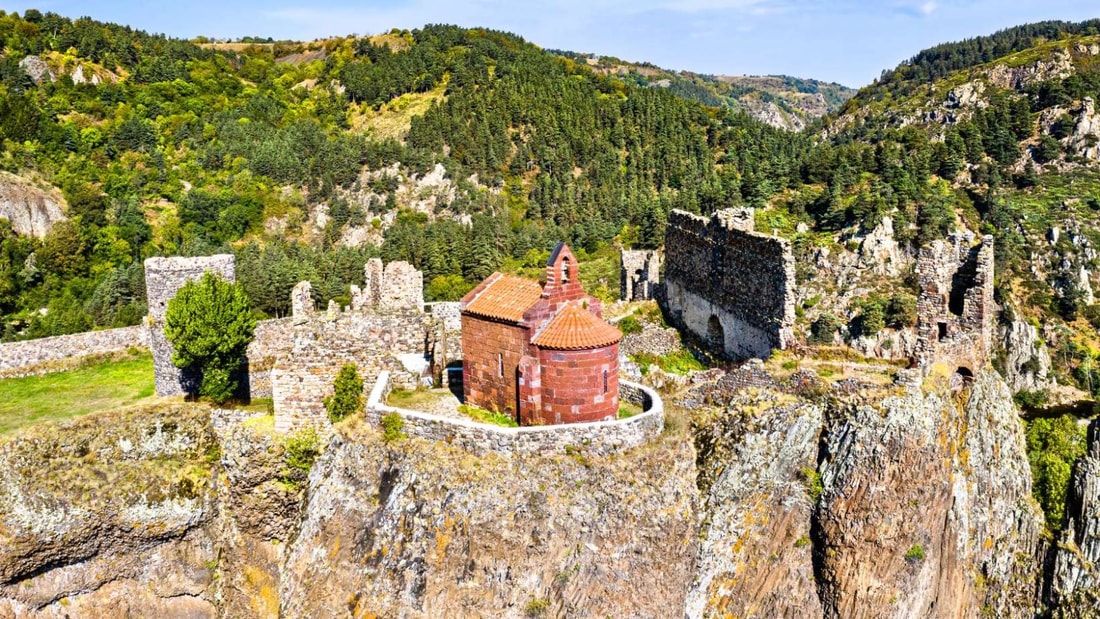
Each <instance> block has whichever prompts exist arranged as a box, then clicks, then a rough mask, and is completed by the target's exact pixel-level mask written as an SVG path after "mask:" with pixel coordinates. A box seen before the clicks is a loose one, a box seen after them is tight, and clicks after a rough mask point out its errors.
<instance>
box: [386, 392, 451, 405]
mask: <svg viewBox="0 0 1100 619" xmlns="http://www.w3.org/2000/svg"><path fill="white" fill-rule="evenodd" d="M449 393H450V392H449V391H447V390H445V389H444V390H436V391H433V390H430V389H402V388H400V387H398V388H395V389H393V390H392V391H390V395H389V397H387V398H386V404H389V405H390V406H396V407H397V408H409V409H413V410H419V409H420V408H423V407H425V406H426V405H429V404H435V403H436V402H438V401H439V399H440V398H442V397H444V396H446V395H448V394H449Z"/></svg>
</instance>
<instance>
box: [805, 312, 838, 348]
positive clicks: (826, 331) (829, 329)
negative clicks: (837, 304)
mask: <svg viewBox="0 0 1100 619" xmlns="http://www.w3.org/2000/svg"><path fill="white" fill-rule="evenodd" d="M840 324H841V323H840V319H839V318H837V317H836V316H834V315H832V314H822V315H821V316H820V317H819V318H818V319H817V320H815V321H814V322H813V324H812V325H810V343H812V344H832V343H833V338H834V337H836V330H837V329H839V328H840Z"/></svg>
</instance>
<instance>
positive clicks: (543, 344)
mask: <svg viewBox="0 0 1100 619" xmlns="http://www.w3.org/2000/svg"><path fill="white" fill-rule="evenodd" d="M622 338H623V334H622V333H620V332H619V330H618V329H616V328H615V327H613V326H611V325H609V324H607V323H606V322H604V321H603V319H601V318H599V317H597V316H596V315H595V314H593V313H592V312H590V311H588V310H586V309H584V308H583V307H581V305H580V304H579V303H570V304H568V305H566V306H565V307H563V308H562V309H561V310H560V311H558V313H557V314H555V315H554V317H553V318H551V319H550V322H549V324H547V325H546V326H545V327H543V329H542V330H541V331H539V333H538V334H536V335H535V337H534V338H532V339H531V343H532V344H534V345H535V346H538V347H539V348H553V349H556V350H582V349H586V348H602V347H604V346H608V345H611V344H614V343H615V342H618V341H619V340H621V339H622Z"/></svg>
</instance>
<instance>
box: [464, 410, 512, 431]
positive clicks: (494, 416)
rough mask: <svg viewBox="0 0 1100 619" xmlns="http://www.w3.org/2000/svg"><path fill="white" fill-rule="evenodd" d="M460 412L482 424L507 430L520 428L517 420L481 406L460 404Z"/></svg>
mask: <svg viewBox="0 0 1100 619" xmlns="http://www.w3.org/2000/svg"><path fill="white" fill-rule="evenodd" d="M458 412H460V413H462V414H463V415H466V416H467V417H470V418H471V419H474V420H476V421H480V422H481V423H491V424H493V425H497V426H504V427H505V428H518V427H519V423H518V422H517V421H516V420H515V418H513V417H511V416H509V415H506V414H504V413H498V412H496V411H490V410H485V409H484V408H481V407H480V406H471V405H469V404H460V405H459V406H458Z"/></svg>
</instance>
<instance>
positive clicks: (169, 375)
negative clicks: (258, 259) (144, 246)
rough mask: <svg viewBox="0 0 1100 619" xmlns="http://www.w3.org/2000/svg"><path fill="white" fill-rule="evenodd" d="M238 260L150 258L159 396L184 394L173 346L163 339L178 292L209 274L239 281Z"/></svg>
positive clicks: (149, 287) (226, 256) (148, 290)
mask: <svg viewBox="0 0 1100 619" xmlns="http://www.w3.org/2000/svg"><path fill="white" fill-rule="evenodd" d="M234 266H235V259H234V257H233V255H232V254H218V255H215V256H203V257H198V258H183V257H178V256H177V257H172V258H149V259H147V260H146V261H145V292H146V298H147V299H148V303H149V316H148V317H147V321H146V324H147V325H148V327H149V347H150V349H151V350H152V351H153V370H154V374H155V376H156V384H157V395H160V396H168V395H181V394H183V393H184V388H183V384H182V380H183V378H184V377H183V376H182V375H181V373H180V370H179V368H177V367H176V366H175V365H173V364H172V353H173V348H172V345H171V344H170V343H169V342H168V338H166V337H165V336H164V316H165V314H166V313H167V311H168V302H169V301H171V300H172V299H173V298H174V297H175V296H176V293H177V292H179V289H180V288H182V287H183V285H184V284H186V283H187V282H189V281H192V280H197V279H199V278H201V277H202V275H203V273H205V272H207V271H210V272H212V273H214V274H216V275H218V276H220V277H221V278H222V279H225V280H227V281H231V282H232V281H236V277H235V272H234Z"/></svg>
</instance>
